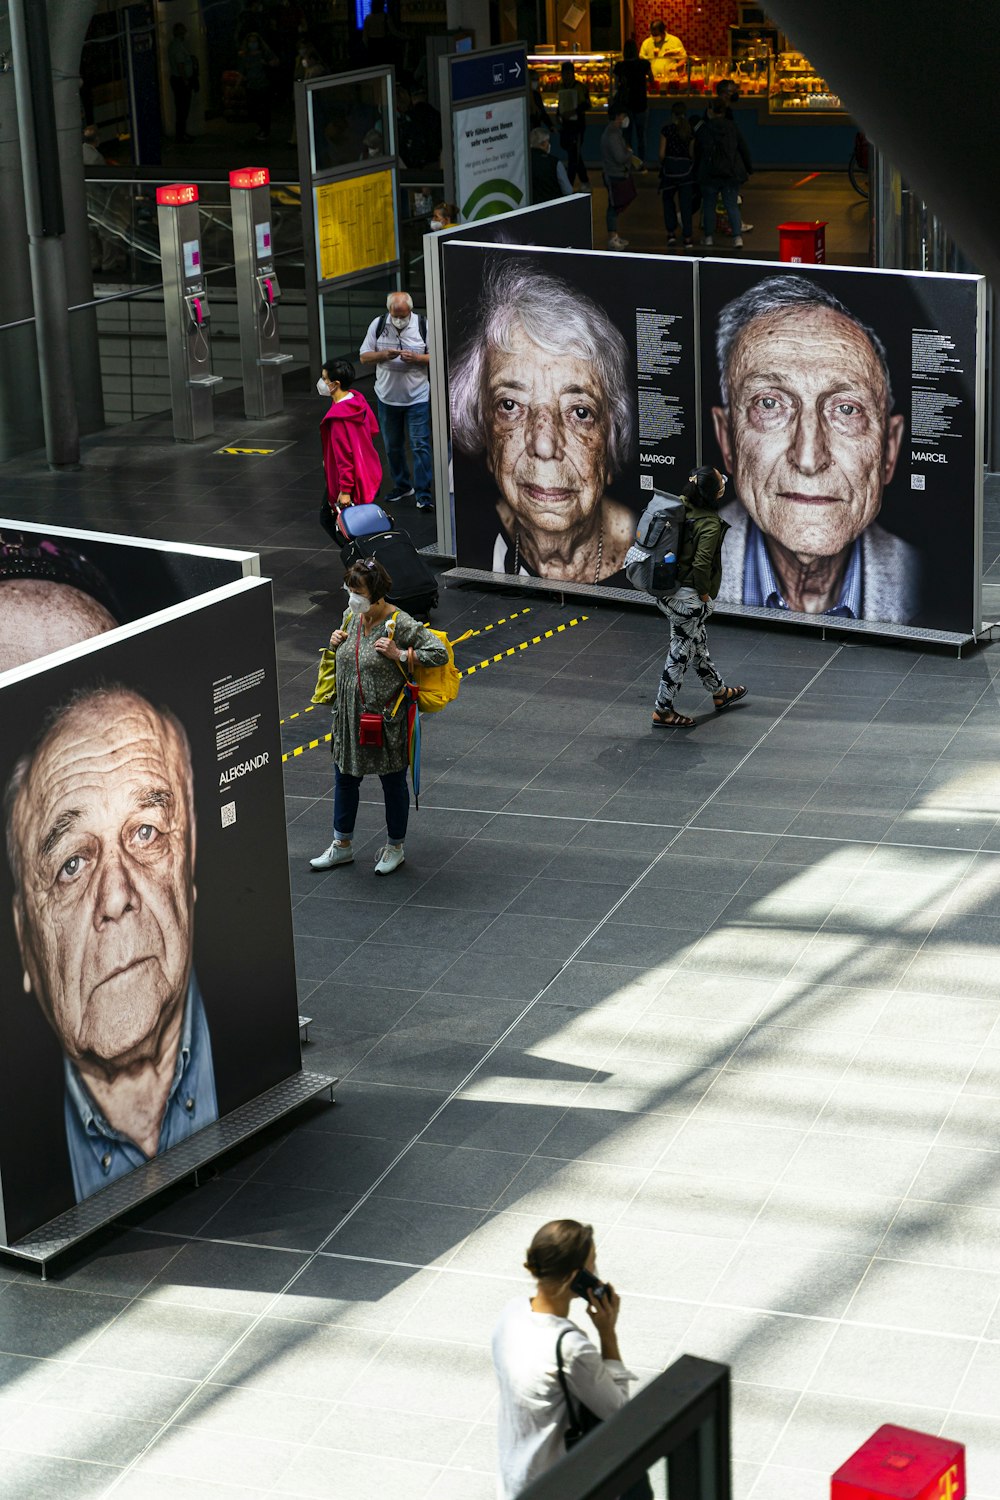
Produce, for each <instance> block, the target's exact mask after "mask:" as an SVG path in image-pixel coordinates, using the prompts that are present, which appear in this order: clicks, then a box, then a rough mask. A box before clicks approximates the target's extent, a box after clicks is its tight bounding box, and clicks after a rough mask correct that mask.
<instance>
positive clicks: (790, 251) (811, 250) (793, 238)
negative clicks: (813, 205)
mask: <svg viewBox="0 0 1000 1500" xmlns="http://www.w3.org/2000/svg"><path fill="white" fill-rule="evenodd" d="M778 259H779V260H788V261H791V262H792V264H793V265H796V266H821V265H823V263H824V262H825V260H826V220H825V219H807V220H799V219H796V220H794V221H793V222H791V223H788V224H779V225H778Z"/></svg>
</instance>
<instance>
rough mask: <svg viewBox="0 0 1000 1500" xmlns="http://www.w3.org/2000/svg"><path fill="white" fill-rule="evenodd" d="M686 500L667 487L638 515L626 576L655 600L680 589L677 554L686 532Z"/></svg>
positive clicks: (627, 553) (626, 561) (627, 555)
mask: <svg viewBox="0 0 1000 1500" xmlns="http://www.w3.org/2000/svg"><path fill="white" fill-rule="evenodd" d="M685 514H686V512H685V507H684V501H683V500H681V499H680V497H679V496H677V495H669V494H667V493H666V491H664V490H654V491H653V498H652V499H651V500H650V502H649V504H648V505H647V506H646V509H645V510H644V511H643V513H642V515H641V516H640V517H639V524H638V526H637V527H636V528H635V541H634V542H633V543H632V546H631V547H630V548H629V549H628V551H627V552H626V554H625V576H626V578H627V579H628V581H629V583H630V584H632V586H633V588H637V589H641V590H642V592H643V593H645V594H651V595H652V596H653V598H654V599H669V598H670V595H671V594H674V593H676V591H677V586H678V585H677V557H678V554H679V552H680V550H681V538H682V536H683V532H684V517H685Z"/></svg>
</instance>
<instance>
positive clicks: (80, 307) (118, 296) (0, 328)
mask: <svg viewBox="0 0 1000 1500" xmlns="http://www.w3.org/2000/svg"><path fill="white" fill-rule="evenodd" d="M301 254H302V246H301V245H300V246H299V247H298V248H297V249H291V250H282V251H281V252H280V254H278V255H275V256H274V257H273V258H274V260H276V261H277V260H287V259H288V257H289V256H290V255H301ZM235 269H236V266H235V263H234V262H232V261H228V262H227V263H226V264H225V265H222V266H213V267H212V269H211V270H210V271H206V272H205V273H204V274H205V280H206V281H207V280H208V278H209V277H210V276H218V275H220V274H221V273H222V272H223V271H235ZM162 291H163V282H162V281H155V282H152V283H151V284H150V285H149V286H137V287H131V288H130V289H129V290H128V291H127V292H109V293H108V295H107V296H106V297H95V298H94V299H93V301H92V302H74V303H73V305H72V306H71V307H68V308H67V309H66V311H67V312H71V313H75V312H86V310H87V308H88V307H104V305H105V304H106V303H108V302H130V301H132V299H133V298H136V297H146V296H148V295H149V293H150V292H162ZM34 321H35V319H34V317H30V318H16V319H15V320H14V321H13V322H12V323H0V333H6V332H7V330H8V328H23V327H24V326H25V325H26V324H28V323H33V322H34Z"/></svg>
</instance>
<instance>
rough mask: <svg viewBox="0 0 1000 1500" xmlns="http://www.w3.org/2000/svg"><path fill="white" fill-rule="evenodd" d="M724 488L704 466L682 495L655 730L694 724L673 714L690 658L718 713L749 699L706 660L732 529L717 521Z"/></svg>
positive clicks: (664, 604)
mask: <svg viewBox="0 0 1000 1500" xmlns="http://www.w3.org/2000/svg"><path fill="white" fill-rule="evenodd" d="M726 488H727V482H726V476H725V475H724V474H720V473H719V471H718V469H713V468H710V467H708V466H706V467H705V468H701V469H695V470H693V472H692V473H691V474H689V475H688V482H687V484H686V485H685V486H684V488H683V489H682V490H681V499H682V500H683V501H684V510H685V516H684V529H683V531H682V533H681V543H680V547H679V548H678V551H677V591H676V593H674V594H671V596H670V598H669V599H664V600H663V602H662V604H661V605H659V608H660V609H661V610H662V612H663V613H664V614H665V615H666V617H667V619H668V620H669V621H670V649H669V651H668V652H667V659H666V661H665V662H664V663H663V673H662V675H661V677H660V685H659V688H658V689H657V693H656V702H655V704H654V706H653V725H654V727H655V728H674V727H677V728H682V729H690V728H691V727H692V726H693V724H694V720H693V719H691V718H689V717H688V715H687V714H679V713H677V712H676V710H675V708H674V699H675V698H676V696H677V694H678V693H679V692H680V688H681V683H682V682H683V681H684V673H685V672H686V671H687V667H688V662H689V661H690V660H691V656H692V654H693V655H694V669H695V671H696V672H697V673H698V676H699V677H700V678H701V680H702V683H703V684H704V686H705V688H706V689H707V690H708V692H710V693H711V694H712V702H713V703H714V704H715V710H716V712H717V713H719V712H721V710H722V709H724V708H729V707H730V706H731V705H732V704H734V703H736V702H738V701H739V699H740V698H745V697H746V695H747V690H746V688H745V687H726V684H725V683H724V682H723V680H722V678H721V677H720V676H719V673H718V671H717V669H716V666H715V663H714V662H713V660H712V658H711V656H709V654H708V637H707V635H706V633H705V625H706V623H707V621H708V617H709V615H710V614H711V613H712V610H713V607H714V601H715V599H716V598H717V597H718V594H719V590H720V588H721V587H722V544H723V542H724V541H725V538H726V532H727V531H728V530H729V525H728V523H727V522H726V521H723V519H722V517H721V516H720V515H719V507H720V506H721V505H722V502H723V500H724V499H725V498H726Z"/></svg>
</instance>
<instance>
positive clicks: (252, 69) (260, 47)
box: [240, 31, 278, 144]
mask: <svg viewBox="0 0 1000 1500" xmlns="http://www.w3.org/2000/svg"><path fill="white" fill-rule="evenodd" d="M277 66H278V59H277V58H276V57H275V55H274V53H273V52H272V51H271V49H270V47H269V46H268V45H267V43H266V42H265V40H264V38H263V37H262V36H261V34H260V32H259V31H251V32H248V33H247V36H246V39H245V41H244V43H243V46H242V47H241V48H240V71H241V72H242V74H243V77H244V80H245V81H246V88H247V114H248V115H249V116H250V119H251V120H252V121H253V123H254V124H255V125H256V127H257V134H256V136H255V138H254V139H255V141H256V142H257V143H258V144H259V143H262V142H264V141H267V140H269V139H270V136H271V71H272V69H274V68H276V67H277Z"/></svg>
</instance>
